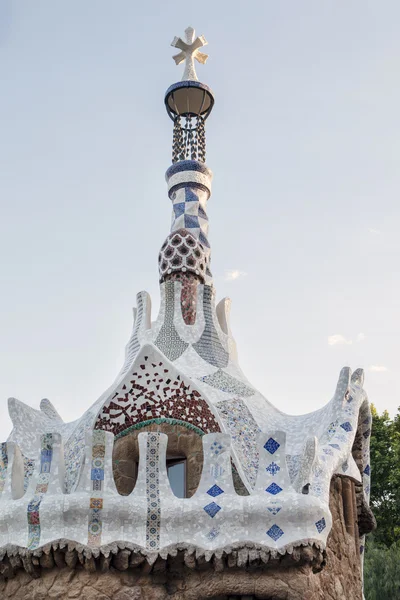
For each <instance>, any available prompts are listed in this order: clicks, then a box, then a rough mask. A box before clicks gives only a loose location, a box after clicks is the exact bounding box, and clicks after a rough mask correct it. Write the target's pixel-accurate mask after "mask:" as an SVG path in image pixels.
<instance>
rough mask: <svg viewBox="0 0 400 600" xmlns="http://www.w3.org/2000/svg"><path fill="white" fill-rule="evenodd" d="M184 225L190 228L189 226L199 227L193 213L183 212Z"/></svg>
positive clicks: (197, 219)
mask: <svg viewBox="0 0 400 600" xmlns="http://www.w3.org/2000/svg"><path fill="white" fill-rule="evenodd" d="M184 219H185V227H187V228H188V229H190V228H191V227H200V223H199V218H198V217H196V216H194V215H188V214H185V217H184Z"/></svg>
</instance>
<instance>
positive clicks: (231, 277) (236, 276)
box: [225, 269, 247, 281]
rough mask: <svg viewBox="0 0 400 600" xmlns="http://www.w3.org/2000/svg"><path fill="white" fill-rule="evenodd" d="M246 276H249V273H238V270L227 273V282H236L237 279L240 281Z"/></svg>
mask: <svg viewBox="0 0 400 600" xmlns="http://www.w3.org/2000/svg"><path fill="white" fill-rule="evenodd" d="M245 275H247V273H245V272H244V271H238V270H237V269H233V270H231V271H225V281H235V280H236V279H239V277H244V276H245Z"/></svg>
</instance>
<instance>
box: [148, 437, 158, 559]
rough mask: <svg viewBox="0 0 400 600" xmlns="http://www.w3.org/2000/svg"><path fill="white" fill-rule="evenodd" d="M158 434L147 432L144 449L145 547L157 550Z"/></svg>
mask: <svg viewBox="0 0 400 600" xmlns="http://www.w3.org/2000/svg"><path fill="white" fill-rule="evenodd" d="M159 459H160V434H158V433H149V434H148V436H147V451H146V498H147V521H146V548H147V549H148V550H157V549H158V548H159V547H160V529H161V501H160V486H159V483H160V469H159Z"/></svg>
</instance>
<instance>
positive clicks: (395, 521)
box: [371, 405, 400, 547]
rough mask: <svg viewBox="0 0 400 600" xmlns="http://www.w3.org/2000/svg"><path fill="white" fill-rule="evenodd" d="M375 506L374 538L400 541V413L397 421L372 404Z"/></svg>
mask: <svg viewBox="0 0 400 600" xmlns="http://www.w3.org/2000/svg"><path fill="white" fill-rule="evenodd" d="M371 408H372V435H371V482H372V484H371V508H372V510H373V512H374V514H375V517H376V521H377V524H378V527H377V530H376V532H375V533H374V541H375V542H377V543H379V544H383V545H385V546H387V547H390V546H391V545H392V544H393V543H394V542H398V541H400V412H398V413H397V415H396V416H395V418H394V419H393V420H391V419H390V416H389V413H388V412H387V411H384V412H383V413H382V414H381V415H379V414H378V412H377V410H376V409H375V407H374V406H373V405H372V407H371Z"/></svg>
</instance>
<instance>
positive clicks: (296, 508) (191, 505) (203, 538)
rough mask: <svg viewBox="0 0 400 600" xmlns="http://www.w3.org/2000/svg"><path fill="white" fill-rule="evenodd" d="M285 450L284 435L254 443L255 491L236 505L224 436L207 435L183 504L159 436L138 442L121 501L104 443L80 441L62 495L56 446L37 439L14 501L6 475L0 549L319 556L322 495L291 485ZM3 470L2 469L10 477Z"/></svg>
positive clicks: (326, 522) (325, 526)
mask: <svg viewBox="0 0 400 600" xmlns="http://www.w3.org/2000/svg"><path fill="white" fill-rule="evenodd" d="M286 443H287V442H286V435H285V433H284V432H280V431H272V432H269V433H266V432H262V433H260V434H259V438H258V452H259V470H258V476H257V481H256V485H255V487H254V490H252V492H251V493H250V495H248V496H238V495H237V494H236V492H235V489H234V486H233V481H232V469H231V458H232V448H231V438H230V435H227V434H222V433H211V434H207V435H205V436H204V437H203V450H204V463H203V471H202V476H201V481H200V484H199V487H198V489H197V491H196V493H195V494H194V496H192V497H191V498H187V499H182V498H177V497H175V496H174V494H173V493H172V490H171V488H170V484H169V480H168V476H167V469H166V450H167V436H166V435H165V434H162V433H157V432H150V433H147V432H146V433H140V434H139V456H140V458H139V476H138V480H137V483H136V485H135V487H134V489H133V492H132V493H131V494H130V495H129V496H120V495H119V494H118V492H117V490H116V488H115V485H114V481H113V476H112V464H111V460H112V446H113V436H112V434H110V433H107V432H105V431H101V430H95V431H93V432H92V434H91V435H87V436H86V445H85V450H84V453H85V458H84V464H83V468H82V470H81V472H80V476H79V482H78V485H77V487H76V489H75V491H73V492H72V493H70V494H65V493H64V489H63V486H62V478H61V472H62V452H61V446H60V442H59V438H58V437H57V435H56V434H50V435H48V436H41V439H40V449H39V448H38V460H37V465H38V466H37V469H36V471H35V473H34V475H33V477H32V480H31V482H30V484H29V487H28V490H27V492H26V494H25V495H24V496H23V497H22V498H19V499H13V498H12V493H10V490H12V481H10V478H9V477H8V476H6V484H5V489H4V491H3V492H4V493H5V494H6V495H5V498H4V501H3V502H2V508H3V510H2V511H1V517H0V531H1V532H3V533H2V535H3V537H2V545H3V546H4V545H7V544H12V545H17V546H21V547H24V548H30V549H35V548H39V547H41V546H42V545H44V544H47V543H49V542H53V541H56V540H59V539H66V540H71V541H73V542H78V543H80V544H83V545H85V546H89V547H91V548H92V549H96V548H99V547H101V546H104V545H107V544H112V543H113V542H117V541H118V542H124V541H125V542H129V543H130V544H135V545H137V546H138V547H140V548H143V550H145V551H147V552H150V553H152V552H159V551H160V552H162V551H163V549H165V548H169V547H171V546H174V545H179V544H192V545H193V546H196V547H199V548H204V549H208V550H210V551H215V550H216V549H219V548H221V549H222V548H226V547H228V546H229V545H232V544H241V543H243V544H245V543H247V542H252V543H253V544H258V545H260V546H262V547H265V548H268V549H270V550H273V551H276V552H279V553H284V552H285V551H286V550H287V549H288V548H291V547H293V546H296V545H300V544H303V545H304V544H308V543H317V544H319V545H320V546H321V547H324V545H325V543H326V538H327V535H328V533H329V531H330V528H331V515H330V512H329V494H328V495H326V496H325V495H324V496H321V495H316V494H315V493H313V483H314V482H313V480H311V481H310V484H311V485H310V488H309V493H304V492H303V490H302V491H301V492H300V493H299V492H298V491H297V490H296V489H295V488H294V487H293V486H292V484H291V483H290V477H289V473H288V469H287V464H286V456H287V450H286ZM304 448H305V450H306V457H305V463H307V462H309V463H310V465H312V464H313V461H314V452H313V449H315V444H314V445H313V444H312V443H308V440H306V442H305V446H304ZM310 448H311V450H310ZM317 452H319V450H318V449H317ZM15 454H16V453H15V452H14V457H11V461H12V462H13V461H14V460H16V459H15ZM10 456H11V455H10ZM8 461H10V458H9V459H8ZM10 467H11V468H12V465H11V464H10V462H8V465H7V472H10V473H11V472H12V471H9V469H10ZM333 468H334V467H332V469H333ZM299 472H300V473H301V474H302V475H301V477H300V479H299V481H300V480H301V483H303V481H308V480H309V474H310V473H311V472H312V469H311V468H309V467H307V465H306V464H304V465H303V467H302V468H301V469H300V471H299ZM44 475H46V476H48V477H46V482H44V481H42V479H43V476H44ZM7 477H8V478H7ZM38 486H39V487H38ZM43 486H44V487H43ZM45 487H46V489H45ZM10 521H12V526H9V523H10ZM32 526H33V527H35V526H38V527H39V529H32ZM5 530H7V534H6V536H5V535H4V531H5Z"/></svg>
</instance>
